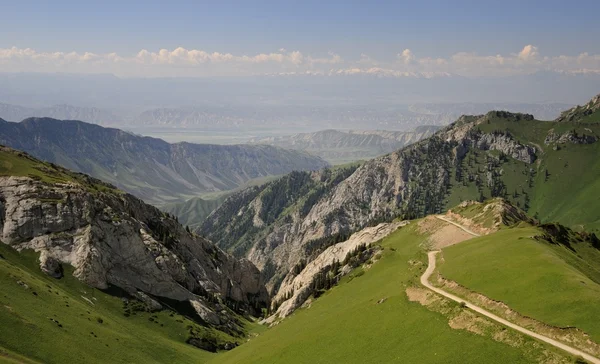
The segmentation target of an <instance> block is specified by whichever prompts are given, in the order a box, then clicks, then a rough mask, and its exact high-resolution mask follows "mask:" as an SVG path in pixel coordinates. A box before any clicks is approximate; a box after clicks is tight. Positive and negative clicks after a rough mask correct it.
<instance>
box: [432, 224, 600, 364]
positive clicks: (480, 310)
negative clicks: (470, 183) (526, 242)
mask: <svg viewBox="0 0 600 364" xmlns="http://www.w3.org/2000/svg"><path fill="white" fill-rule="evenodd" d="M437 218H438V219H440V220H444V221H446V222H448V223H450V224H453V225H456V226H458V227H459V228H461V229H463V230H464V231H466V232H468V233H469V234H472V235H475V236H479V235H478V234H476V233H474V232H472V231H469V230H468V229H466V228H465V227H463V226H460V225H459V224H456V223H454V222H452V221H449V220H447V219H445V218H444V217H441V216H437ZM439 252H440V251H439V250H436V251H431V252H429V253H427V257H428V259H429V264H428V266H427V270H425V273H423V275H422V276H421V284H422V285H424V286H425V287H427V288H429V289H430V290H432V291H434V292H435V293H437V294H440V295H442V296H444V297H446V298H449V299H451V300H453V301H456V302H464V303H465V305H466V307H468V308H470V309H471V310H473V311H475V312H477V313H479V314H481V315H483V316H486V317H488V318H490V319H492V320H494V321H496V322H499V323H501V324H502V325H504V326H508V327H510V328H511V329H514V330H517V331H519V332H521V333H523V334H525V335H528V336H531V337H533V338H536V339H538V340H540V341H543V342H545V343H547V344H550V345H552V346H555V347H557V348H559V349H562V350H564V351H566V352H568V353H570V354H573V355H575V356H580V357H582V358H584V359H585V360H587V361H589V362H591V363H594V364H600V359H598V358H596V357H593V356H591V355H589V354H586V353H584V352H583V351H581V350H578V349H575V348H572V347H570V346H568V345H565V344H563V343H561V342H559V341H556V340H554V339H551V338H549V337H546V336H543V335H540V334H537V333H535V332H533V331H530V330H527V329H526V328H524V327H521V326H519V325H515V324H513V323H512V322H509V321H507V320H505V319H503V318H501V317H498V316H496V315H494V314H493V313H491V312H489V311H487V310H484V309H483V308H481V307H479V306H476V305H474V304H472V303H470V302H467V301H465V300H463V299H462V298H460V297H458V296H455V295H453V294H451V293H448V292H446V291H444V290H442V289H439V288H437V287H434V286H432V285H431V284H430V283H429V277H430V276H431V274H432V273H433V271H434V270H435V262H436V260H435V257H436V255H437V254H438V253H439Z"/></svg>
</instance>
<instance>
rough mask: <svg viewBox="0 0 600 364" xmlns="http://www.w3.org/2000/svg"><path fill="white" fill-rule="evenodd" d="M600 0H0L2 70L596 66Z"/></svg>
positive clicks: (416, 73) (531, 69) (424, 70)
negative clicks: (0, 15)
mask: <svg viewBox="0 0 600 364" xmlns="http://www.w3.org/2000/svg"><path fill="white" fill-rule="evenodd" d="M598 13H600V1H597V0H596V1H588V0H581V1H576V0H575V1H570V2H567V1H554V0H546V1H527V0H521V1H513V0H506V1H351V0H348V1H323V0H321V1H312V0H305V1H259V0H257V1H227V0H222V1H168V2H167V1H152V0H148V1H128V0H120V1H113V0H105V1H82V0H79V1H72V0H62V1H42V0H38V1H30V0H19V1H10V0H0V14H2V21H0V71H3V72H74V73H112V74H115V75H117V76H120V77H165V76H168V77H172V76H175V77H177V76H178V77H207V76H248V75H300V74H302V75H305V74H309V75H315V76H323V77H325V76H334V75H363V74H368V75H376V76H379V77H424V78H434V77H451V76H463V77H474V78H476V77H507V76H514V75H522V74H531V73H535V72H538V71H556V72H561V73H573V74H588V73H594V74H599V73H600V41H599V38H598V34H600V22H599V21H598V15H597V14H598Z"/></svg>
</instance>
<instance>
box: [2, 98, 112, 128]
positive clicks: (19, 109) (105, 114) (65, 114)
mask: <svg viewBox="0 0 600 364" xmlns="http://www.w3.org/2000/svg"><path fill="white" fill-rule="evenodd" d="M31 117H48V118H53V119H60V120H82V121H85V122H88V123H93V124H100V125H114V124H118V123H121V122H122V121H123V119H122V118H121V117H119V116H117V115H115V114H114V113H112V112H111V111H109V110H105V109H99V108H96V107H78V106H72V105H66V104H61V105H54V106H49V107H40V108H34V107H24V106H18V105H10V104H4V103H0V118H2V119H4V120H9V121H19V120H24V119H27V118H31Z"/></svg>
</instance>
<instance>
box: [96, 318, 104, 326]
mask: <svg viewBox="0 0 600 364" xmlns="http://www.w3.org/2000/svg"><path fill="white" fill-rule="evenodd" d="M96 321H98V323H99V324H102V323H104V320H103V319H102V317H98V318H96Z"/></svg>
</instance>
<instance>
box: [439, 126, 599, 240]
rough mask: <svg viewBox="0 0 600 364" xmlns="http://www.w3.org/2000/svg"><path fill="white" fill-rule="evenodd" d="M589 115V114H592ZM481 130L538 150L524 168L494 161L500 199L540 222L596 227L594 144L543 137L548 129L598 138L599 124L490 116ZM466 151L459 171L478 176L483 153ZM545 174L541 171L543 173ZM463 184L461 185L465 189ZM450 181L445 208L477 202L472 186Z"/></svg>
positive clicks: (484, 159)
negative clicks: (501, 188) (500, 133)
mask: <svg viewBox="0 0 600 364" xmlns="http://www.w3.org/2000/svg"><path fill="white" fill-rule="evenodd" d="M593 115H595V114H593ZM478 128H479V129H480V130H482V131H483V132H488V133H489V132H493V131H495V130H502V131H506V132H508V133H510V134H511V135H512V136H513V137H514V138H516V139H517V140H519V141H520V142H522V143H524V144H529V145H533V146H535V147H536V149H538V151H537V153H536V154H537V156H538V159H537V161H536V162H535V163H534V164H532V165H528V164H526V163H523V162H520V161H517V160H514V159H512V158H504V159H503V160H502V158H500V161H498V162H494V163H496V167H495V168H496V170H497V171H498V173H500V170H501V175H499V176H497V179H498V180H499V181H501V182H502V183H503V184H504V185H505V192H506V194H505V195H503V196H502V197H504V198H506V199H507V200H509V201H511V202H512V203H514V204H515V205H517V206H519V207H521V208H524V209H526V210H527V212H528V213H529V215H530V216H535V217H537V218H539V219H540V220H542V221H543V222H548V221H559V222H560V223H562V224H565V225H568V226H571V227H574V228H577V229H579V230H583V229H586V230H596V229H600V193H599V191H600V158H598V156H600V142H595V143H593V144H574V143H563V144H559V148H556V150H555V148H554V145H555V144H550V145H546V144H545V143H544V139H545V138H546V136H547V135H548V133H549V132H550V131H551V130H553V131H554V133H556V134H562V133H566V132H569V131H574V132H576V133H577V135H592V134H594V135H596V136H600V124H594V123H576V122H549V121H537V120H527V121H523V120H521V121H518V122H515V121H512V120H510V119H502V118H495V119H492V120H490V123H483V124H481V125H479V126H478ZM490 153H491V154H494V153H496V152H494V151H491V152H488V153H483V152H481V151H473V150H471V151H469V153H468V154H467V157H466V158H465V162H464V163H463V168H464V170H465V171H466V173H473V174H480V175H481V176H482V177H483V174H482V173H477V172H478V170H479V172H481V167H482V166H485V165H486V163H487V164H489V162H488V159H489V156H488V155H489V154H490ZM546 171H547V173H546ZM465 184H466V186H465ZM465 184H459V183H455V184H454V185H453V188H452V190H451V194H450V196H449V197H448V200H447V204H446V206H447V207H452V206H454V205H456V204H458V203H459V202H460V201H461V200H466V199H477V198H478V197H479V192H478V191H477V188H476V187H475V186H474V185H473V184H472V183H465ZM483 195H484V197H485V198H489V197H492V196H493V193H492V191H491V190H490V188H489V187H487V186H484V187H483Z"/></svg>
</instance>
